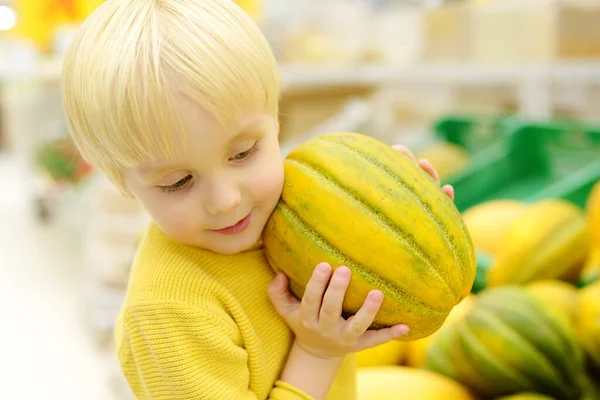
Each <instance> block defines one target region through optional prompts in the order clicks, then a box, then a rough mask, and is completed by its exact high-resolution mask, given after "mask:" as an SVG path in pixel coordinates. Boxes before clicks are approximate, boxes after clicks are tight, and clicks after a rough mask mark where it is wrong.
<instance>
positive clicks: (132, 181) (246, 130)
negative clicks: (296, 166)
mask: <svg viewBox="0 0 600 400" xmlns="http://www.w3.org/2000/svg"><path fill="white" fill-rule="evenodd" d="M179 106H180V109H181V112H182V115H183V117H184V120H185V123H186V126H187V128H188V131H189V137H188V138H187V142H186V148H185V152H184V155H183V156H182V157H180V158H178V159H176V160H172V161H171V162H169V163H161V164H144V165H139V166H136V167H134V168H129V169H127V170H126V171H125V184H126V185H127V187H128V189H129V190H130V191H131V192H132V194H133V195H134V196H135V197H136V198H137V199H138V200H139V201H141V202H142V204H143V205H144V207H145V208H146V210H147V211H148V212H149V214H150V216H151V217H152V219H153V220H154V221H155V222H156V224H157V225H158V226H159V227H160V228H161V230H162V231H163V232H164V233H165V234H166V235H167V236H169V237H171V238H172V239H174V240H176V241H178V242H181V243H184V244H188V245H192V246H199V247H202V248H205V249H208V250H211V251H214V252H218V253H224V254H234V253H238V252H241V251H244V250H247V249H248V248H250V247H251V246H253V245H254V244H256V242H257V241H258V240H259V239H260V235H261V233H262V230H263V228H264V226H265V224H266V222H267V219H268V218H269V215H270V214H271V212H272V211H273V209H274V208H275V206H276V204H277V201H278V200H279V197H280V195H281V190H282V187H283V163H282V157H281V153H280V149H279V142H278V126H277V123H276V121H274V120H273V118H271V117H270V116H269V115H268V114H266V113H248V114H247V115H243V116H240V118H239V119H238V120H237V121H235V123H231V124H229V125H228V126H227V127H226V128H227V129H223V128H222V127H221V126H220V125H219V124H218V122H217V121H216V120H215V119H214V118H213V117H212V116H211V115H210V114H209V113H208V112H207V111H206V110H204V109H203V108H201V107H199V106H198V105H196V104H195V103H193V102H191V101H190V100H187V99H185V98H181V99H179Z"/></svg>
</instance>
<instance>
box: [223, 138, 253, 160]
mask: <svg viewBox="0 0 600 400" xmlns="http://www.w3.org/2000/svg"><path fill="white" fill-rule="evenodd" d="M256 150H258V141H256V142H254V144H253V145H252V146H251V147H250V148H248V149H246V150H244V151H240V152H239V153H236V154H235V155H234V156H233V157H229V159H228V161H243V160H245V159H246V158H248V157H250V156H251V155H252V154H254V153H255V152H256Z"/></svg>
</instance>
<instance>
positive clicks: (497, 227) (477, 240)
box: [463, 199, 528, 256]
mask: <svg viewBox="0 0 600 400" xmlns="http://www.w3.org/2000/svg"><path fill="white" fill-rule="evenodd" d="M527 206H528V205H527V204H526V203H524V202H522V201H518V200H508V199H507V200H492V201H488V202H485V203H481V204H478V205H476V206H474V207H471V208H469V209H468V210H466V211H465V212H464V213H463V219H464V221H465V224H466V225H467V228H468V229H469V233H470V234H471V240H472V241H473V244H474V245H475V247H476V248H477V249H478V250H481V251H483V252H486V253H487V254H489V255H490V256H494V255H496V254H497V253H498V251H499V250H500V249H502V248H503V247H504V244H505V240H506V234H507V232H508V229H509V228H510V226H511V225H512V223H513V222H514V221H515V220H516V219H517V218H519V217H520V216H521V215H522V214H523V212H524V211H525V210H526V209H527Z"/></svg>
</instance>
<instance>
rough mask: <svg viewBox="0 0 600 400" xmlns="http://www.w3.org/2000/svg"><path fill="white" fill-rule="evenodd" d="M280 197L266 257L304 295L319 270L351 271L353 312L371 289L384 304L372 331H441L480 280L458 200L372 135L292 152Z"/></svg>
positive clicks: (345, 136) (320, 141)
mask: <svg viewBox="0 0 600 400" xmlns="http://www.w3.org/2000/svg"><path fill="white" fill-rule="evenodd" d="M284 171H285V172H284V173H285V183H284V188H283V193H282V195H281V199H280V201H279V203H278V205H277V207H276V209H275V211H274V212H273V213H272V214H271V216H270V218H269V220H268V222H267V225H266V227H265V230H264V233H263V242H264V248H265V254H266V256H267V258H268V260H269V262H270V264H271V265H272V267H273V268H274V269H275V270H282V271H283V272H285V273H286V274H287V276H288V277H289V279H290V289H291V290H292V292H293V293H294V294H295V295H296V296H297V297H299V298H301V297H302V294H303V290H304V288H305V287H306V284H307V283H308V281H309V279H310V277H311V274H312V272H313V270H314V268H315V266H316V265H317V264H318V263H320V262H323V261H325V262H328V263H330V264H331V265H332V266H333V267H334V268H337V267H338V266H342V265H345V266H347V267H348V268H350V270H351V271H352V279H351V281H350V286H349V288H348V291H347V293H346V297H345V299H344V304H343V310H344V315H352V314H354V313H355V312H356V311H357V310H358V309H359V308H360V307H361V306H362V304H363V302H364V300H365V298H366V296H367V294H368V292H369V291H370V290H372V289H379V290H381V291H382V292H383V294H384V296H385V297H384V301H383V305H382V307H381V309H380V311H379V313H378V314H377V316H376V318H375V321H374V324H373V326H372V327H373V328H378V327H382V326H390V325H394V324H398V323H404V324H407V325H408V326H409V327H410V333H409V334H408V335H405V336H403V337H402V338H401V340H415V339H419V338H421V337H425V336H428V335H430V334H431V333H433V332H435V331H436V330H437V329H438V328H439V327H440V326H441V325H442V323H443V322H444V320H445V319H446V317H447V315H448V313H449V312H450V310H452V308H453V307H454V306H455V305H456V304H458V303H459V302H460V301H461V300H462V299H463V298H464V297H466V296H467V295H468V294H469V292H470V290H471V287H472V285H473V281H474V279H475V269H476V261H475V251H474V248H473V245H472V242H471V239H470V237H469V233H468V231H467V228H466V226H465V225H464V223H463V220H462V218H461V215H460V213H459V212H458V210H457V208H456V206H455V205H454V203H453V202H452V201H451V200H450V199H449V198H448V197H447V196H446V195H445V193H444V192H443V191H442V189H441V188H440V186H439V185H438V184H437V183H436V182H435V181H434V180H433V179H432V178H431V177H430V176H429V175H428V174H427V173H426V172H425V171H423V170H422V169H421V168H420V167H419V166H418V165H417V164H416V163H415V162H414V161H413V160H411V159H410V158H408V157H407V156H405V155H403V154H401V153H400V152H397V151H395V150H394V149H392V148H391V147H390V146H388V145H386V144H384V143H382V142H380V141H378V140H375V139H373V138H371V137H368V136H365V135H360V134H356V133H332V134H326V135H322V136H319V137H316V138H313V139H311V140H309V141H307V142H305V143H304V144H302V145H300V146H299V147H297V148H296V149H294V150H293V151H292V152H290V153H289V154H288V156H287V157H286V160H285V162H284Z"/></svg>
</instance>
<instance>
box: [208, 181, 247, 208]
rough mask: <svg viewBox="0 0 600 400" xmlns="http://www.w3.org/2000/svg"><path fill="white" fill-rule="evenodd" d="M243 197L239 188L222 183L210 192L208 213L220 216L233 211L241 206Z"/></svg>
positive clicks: (213, 187)
mask: <svg viewBox="0 0 600 400" xmlns="http://www.w3.org/2000/svg"><path fill="white" fill-rule="evenodd" d="M241 200H242V195H241V193H240V190H239V189H238V188H237V186H235V185H232V184H227V183H224V182H220V183H218V184H215V185H212V187H211V188H210V190H209V193H208V196H207V201H206V211H207V212H208V213H209V214H210V215H218V214H223V213H227V212H229V211H231V210H233V209H234V208H235V207H237V206H238V204H240V201H241Z"/></svg>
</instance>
